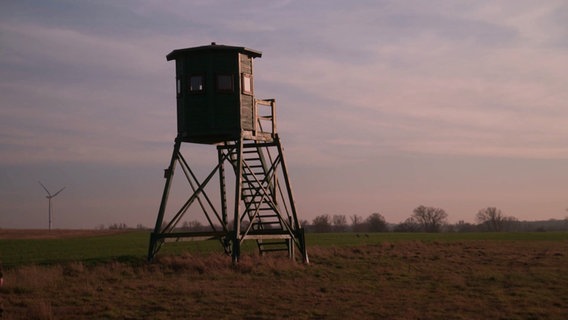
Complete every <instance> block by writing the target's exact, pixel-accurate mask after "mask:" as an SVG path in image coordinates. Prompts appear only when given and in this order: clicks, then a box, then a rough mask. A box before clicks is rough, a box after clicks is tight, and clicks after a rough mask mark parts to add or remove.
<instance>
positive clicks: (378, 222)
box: [365, 212, 387, 232]
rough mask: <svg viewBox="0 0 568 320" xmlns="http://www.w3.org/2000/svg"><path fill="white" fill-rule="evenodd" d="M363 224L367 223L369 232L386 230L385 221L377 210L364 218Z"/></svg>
mask: <svg viewBox="0 0 568 320" xmlns="http://www.w3.org/2000/svg"><path fill="white" fill-rule="evenodd" d="M365 224H366V225H367V230H369V232H385V231H387V222H386V221H385V217H383V216H382V215H381V214H380V213H378V212H375V213H373V214H371V215H370V216H369V217H367V219H365Z"/></svg>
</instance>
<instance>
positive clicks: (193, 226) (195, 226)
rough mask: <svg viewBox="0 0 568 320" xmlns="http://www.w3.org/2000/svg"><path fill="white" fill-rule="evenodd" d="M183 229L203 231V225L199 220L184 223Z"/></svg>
mask: <svg viewBox="0 0 568 320" xmlns="http://www.w3.org/2000/svg"><path fill="white" fill-rule="evenodd" d="M181 229H182V230H185V231H202V230H203V224H202V223H201V222H199V221H197V220H192V221H184V222H183V224H182V225H181Z"/></svg>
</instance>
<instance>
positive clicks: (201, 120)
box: [166, 43, 262, 144]
mask: <svg viewBox="0 0 568 320" xmlns="http://www.w3.org/2000/svg"><path fill="white" fill-rule="evenodd" d="M261 56H262V53H261V52H260V51H256V50H252V49H248V48H245V47H233V46H225V45H217V44H215V43H211V45H207V46H201V47H192V48H185V49H177V50H174V51H172V52H171V53H170V54H168V55H167V56H166V59H167V60H168V61H171V60H175V61H176V90H177V128H178V139H181V141H183V142H194V143H206V144H215V143H219V142H224V141H230V140H236V139H238V138H239V137H240V136H241V131H247V130H248V131H252V130H254V126H255V123H254V122H255V119H254V116H255V115H254V103H255V101H254V86H253V66H252V65H253V63H252V61H253V59H254V58H259V57H261Z"/></svg>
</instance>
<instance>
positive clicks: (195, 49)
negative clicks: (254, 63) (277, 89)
mask: <svg viewBox="0 0 568 320" xmlns="http://www.w3.org/2000/svg"><path fill="white" fill-rule="evenodd" d="M198 51H236V52H238V53H244V54H247V55H249V56H251V57H253V58H260V57H261V56H262V52H260V51H257V50H254V49H249V48H245V47H234V46H226V45H222V44H216V43H215V42H211V44H210V45H206V46H200V47H192V48H184V49H176V50H174V51H172V52H170V53H169V54H168V55H167V56H166V59H167V61H170V60H175V59H177V58H179V57H181V56H184V55H185V54H187V53H191V52H198Z"/></svg>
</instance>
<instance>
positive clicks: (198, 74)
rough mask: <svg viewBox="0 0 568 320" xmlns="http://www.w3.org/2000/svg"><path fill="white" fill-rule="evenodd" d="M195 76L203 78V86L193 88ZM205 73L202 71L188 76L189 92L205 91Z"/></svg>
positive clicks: (199, 92) (200, 92) (201, 92)
mask: <svg viewBox="0 0 568 320" xmlns="http://www.w3.org/2000/svg"><path fill="white" fill-rule="evenodd" d="M193 78H201V88H200V89H198V90H192V79H193ZM205 79H206V78H205V75H204V74H202V73H196V74H190V75H189V76H188V84H187V89H188V90H187V91H188V92H189V94H203V93H205V82H206V80H205Z"/></svg>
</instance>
